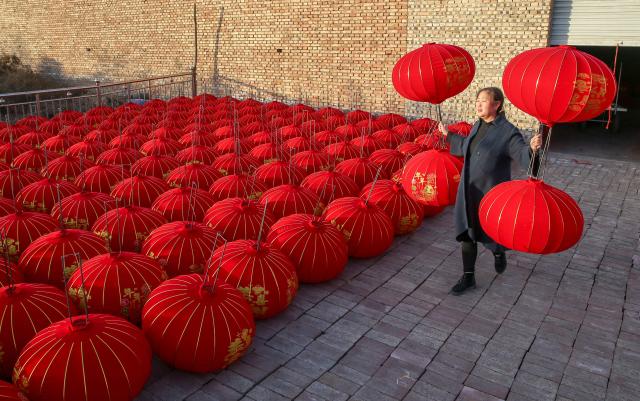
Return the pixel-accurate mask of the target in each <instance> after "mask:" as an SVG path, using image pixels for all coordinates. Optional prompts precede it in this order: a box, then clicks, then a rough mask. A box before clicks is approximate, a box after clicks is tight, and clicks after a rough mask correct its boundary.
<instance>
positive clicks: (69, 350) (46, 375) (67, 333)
mask: <svg viewBox="0 0 640 401" xmlns="http://www.w3.org/2000/svg"><path fill="white" fill-rule="evenodd" d="M52 349H56V352H55V353H52V352H51V350H52ZM70 361H74V362H73V363H70ZM77 361H80V362H77ZM150 374H151V347H150V346H149V343H148V342H147V340H146V338H145V337H144V334H143V333H142V331H141V330H140V329H138V328H137V327H135V326H134V325H132V324H131V323H129V322H127V321H126V320H124V319H122V318H119V317H116V316H111V315H102V314H90V315H88V317H87V316H75V317H73V318H72V319H64V320H61V321H59V322H57V323H54V324H52V325H51V326H49V327H47V328H46V329H44V330H42V331H40V332H39V333H38V334H37V335H36V336H35V337H34V338H33V339H32V340H31V341H30V342H29V343H28V344H27V345H26V346H25V347H24V350H23V351H22V353H21V354H20V357H19V358H18V361H17V362H16V367H15V369H14V371H13V382H14V383H16V385H17V386H18V388H20V389H21V390H22V391H23V392H24V393H25V394H26V395H27V396H28V397H29V399H30V400H31V401H70V400H91V401H129V400H132V399H134V398H135V397H136V396H137V395H138V393H140V391H141V390H142V388H143V387H144V384H145V383H146V381H147V379H148V377H149V375H150ZM71 383H74V384H71Z"/></svg>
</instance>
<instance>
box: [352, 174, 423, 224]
mask: <svg viewBox="0 0 640 401" xmlns="http://www.w3.org/2000/svg"><path fill="white" fill-rule="evenodd" d="M360 198H362V199H367V198H369V202H371V203H372V204H374V205H376V206H377V207H379V208H380V209H382V211H384V212H385V213H386V214H387V216H389V217H390V218H391V222H392V223H393V225H394V231H395V234H396V235H403V234H408V233H412V232H414V231H415V230H417V229H418V227H420V225H421V224H422V220H423V219H424V210H423V206H422V205H421V204H419V203H418V202H416V201H415V200H413V198H411V197H410V196H409V195H408V194H407V193H406V192H405V190H404V188H403V187H402V184H400V183H397V182H394V181H392V180H378V181H376V182H375V184H374V183H371V184H367V185H365V187H364V188H362V191H361V192H360Z"/></svg>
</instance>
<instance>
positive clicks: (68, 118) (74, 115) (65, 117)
mask: <svg viewBox="0 0 640 401" xmlns="http://www.w3.org/2000/svg"><path fill="white" fill-rule="evenodd" d="M53 118H55V119H59V120H60V121H61V122H62V124H64V125H72V124H75V122H76V121H78V120H79V119H80V118H82V113H81V112H79V111H75V110H65V111H61V112H60V113H58V114H56V115H55V116H54V117H53Z"/></svg>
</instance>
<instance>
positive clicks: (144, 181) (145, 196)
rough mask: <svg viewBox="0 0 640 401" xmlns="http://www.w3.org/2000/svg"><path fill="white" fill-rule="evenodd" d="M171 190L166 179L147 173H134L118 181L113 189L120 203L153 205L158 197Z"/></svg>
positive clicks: (141, 205) (112, 194) (113, 194)
mask: <svg viewBox="0 0 640 401" xmlns="http://www.w3.org/2000/svg"><path fill="white" fill-rule="evenodd" d="M168 190H169V185H167V183H166V182H164V180H162V179H161V178H158V177H151V176H146V175H134V176H133V177H131V178H127V179H125V180H123V181H121V182H120V183H118V184H117V185H116V186H115V187H114V188H113V190H112V191H111V196H113V197H114V198H115V199H116V200H117V201H118V204H119V205H135V206H140V207H151V205H152V204H153V202H154V201H155V200H156V199H158V197H159V196H160V195H161V194H163V193H165V192H166V191H168Z"/></svg>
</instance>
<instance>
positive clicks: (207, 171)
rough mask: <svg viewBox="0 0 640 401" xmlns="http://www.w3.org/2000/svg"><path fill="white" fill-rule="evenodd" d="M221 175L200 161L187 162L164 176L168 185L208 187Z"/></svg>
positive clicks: (175, 186)
mask: <svg viewBox="0 0 640 401" xmlns="http://www.w3.org/2000/svg"><path fill="white" fill-rule="evenodd" d="M220 177H222V174H220V173H219V172H218V170H216V169H215V168H213V167H211V166H208V165H206V164H202V163H189V164H186V165H184V166H180V167H177V168H176V169H174V170H172V171H171V172H170V173H169V174H168V175H167V178H166V181H167V183H168V184H169V186H170V187H173V188H177V187H191V186H193V185H194V184H195V186H196V188H202V189H205V190H206V189H208V188H209V187H210V186H211V185H213V183H214V182H215V181H216V180H217V179H219V178H220Z"/></svg>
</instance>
